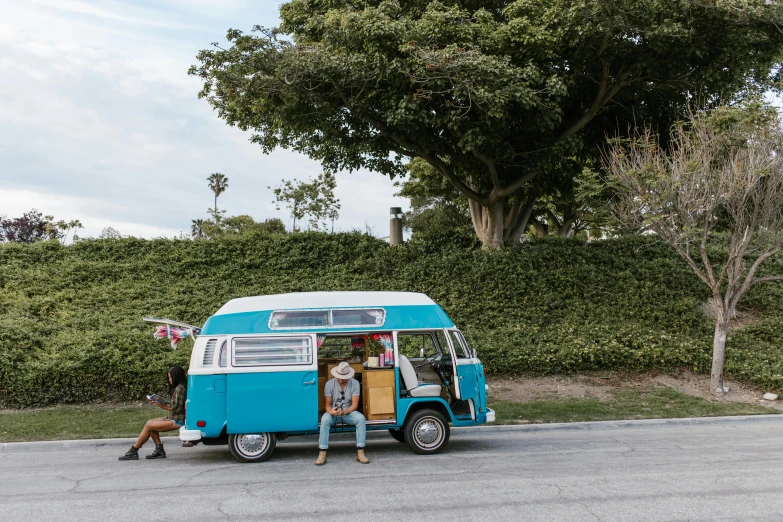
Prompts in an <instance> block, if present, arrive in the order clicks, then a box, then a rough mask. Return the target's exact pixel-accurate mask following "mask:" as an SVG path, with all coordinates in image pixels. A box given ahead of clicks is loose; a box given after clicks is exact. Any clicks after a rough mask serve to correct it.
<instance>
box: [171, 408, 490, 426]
mask: <svg viewBox="0 0 783 522" xmlns="http://www.w3.org/2000/svg"><path fill="white" fill-rule="evenodd" d="M487 422H495V410H493V409H492V408H487ZM180 431H182V430H180Z"/></svg>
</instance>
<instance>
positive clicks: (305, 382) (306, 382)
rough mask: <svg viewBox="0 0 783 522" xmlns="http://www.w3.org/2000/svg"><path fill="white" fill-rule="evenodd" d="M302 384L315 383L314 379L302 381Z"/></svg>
mask: <svg viewBox="0 0 783 522" xmlns="http://www.w3.org/2000/svg"><path fill="white" fill-rule="evenodd" d="M302 384H315V381H304V382H302Z"/></svg>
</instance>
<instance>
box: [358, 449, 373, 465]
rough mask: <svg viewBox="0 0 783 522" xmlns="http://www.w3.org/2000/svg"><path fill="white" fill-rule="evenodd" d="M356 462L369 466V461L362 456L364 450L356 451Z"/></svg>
mask: <svg viewBox="0 0 783 522" xmlns="http://www.w3.org/2000/svg"><path fill="white" fill-rule="evenodd" d="M356 460H358V461H359V462H361V463H362V464H369V463H370V459H368V458H367V457H366V456H365V455H364V449H360V450H356Z"/></svg>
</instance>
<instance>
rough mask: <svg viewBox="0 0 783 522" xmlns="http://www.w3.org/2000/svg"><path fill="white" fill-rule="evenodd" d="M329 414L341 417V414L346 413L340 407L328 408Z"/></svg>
mask: <svg viewBox="0 0 783 522" xmlns="http://www.w3.org/2000/svg"><path fill="white" fill-rule="evenodd" d="M329 414H330V415H334V416H335V417H342V416H343V415H346V411H345V410H343V409H342V408H329Z"/></svg>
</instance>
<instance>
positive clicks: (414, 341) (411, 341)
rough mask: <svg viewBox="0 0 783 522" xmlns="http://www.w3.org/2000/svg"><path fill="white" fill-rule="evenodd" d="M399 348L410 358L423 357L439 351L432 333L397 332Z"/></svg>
mask: <svg viewBox="0 0 783 522" xmlns="http://www.w3.org/2000/svg"><path fill="white" fill-rule="evenodd" d="M397 350H398V351H399V353H400V355H404V356H405V357H407V358H408V359H421V358H423V357H429V356H430V355H434V354H437V353H439V352H438V348H437V347H436V346H435V342H434V341H433V339H432V334H430V333H415V334H414V333H409V334H407V333H401V334H397Z"/></svg>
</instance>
